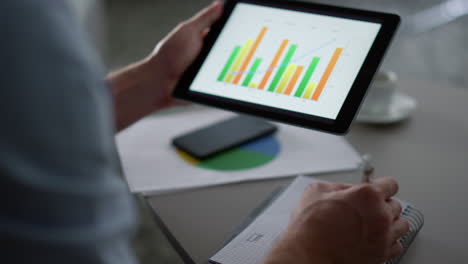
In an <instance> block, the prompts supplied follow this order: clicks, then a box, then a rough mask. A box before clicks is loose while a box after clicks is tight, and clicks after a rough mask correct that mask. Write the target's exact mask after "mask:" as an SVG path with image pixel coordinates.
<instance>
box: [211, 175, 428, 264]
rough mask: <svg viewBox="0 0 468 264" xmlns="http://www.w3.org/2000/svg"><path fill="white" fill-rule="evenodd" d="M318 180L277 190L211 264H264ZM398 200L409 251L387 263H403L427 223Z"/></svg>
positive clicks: (299, 180) (298, 180)
mask: <svg viewBox="0 0 468 264" xmlns="http://www.w3.org/2000/svg"><path fill="white" fill-rule="evenodd" d="M317 181H319V180H317V179H314V178H311V177H305V176H298V177H297V178H296V179H295V180H294V181H293V182H292V183H291V184H290V185H289V186H288V187H286V188H285V189H284V190H281V192H280V191H277V192H276V193H275V194H274V195H273V196H272V197H271V198H270V199H268V200H267V201H265V202H264V203H263V205H261V206H260V207H259V208H258V209H257V210H255V212H253V213H252V215H251V216H250V217H248V219H246V221H245V222H244V224H242V225H241V226H240V227H239V231H240V232H236V235H234V237H233V238H231V239H230V240H229V241H228V242H227V243H226V244H225V245H224V247H223V248H222V249H221V250H219V251H218V252H217V253H216V254H215V255H214V256H213V257H211V258H210V263H213V264H246V263H249V264H260V263H262V260H263V259H264V257H265V255H266V254H267V253H268V252H269V250H270V249H271V247H272V246H273V244H274V243H275V241H276V240H277V239H278V238H279V236H280V235H281V233H282V232H283V231H284V230H285V229H286V227H287V224H288V222H289V218H290V214H291V212H292V209H293V208H294V206H295V204H296V203H297V202H298V201H299V199H300V196H301V194H302V193H303V191H304V189H305V188H306V187H307V185H309V184H311V183H314V182H317ZM398 201H400V203H401V205H402V208H403V210H402V213H401V216H402V217H404V218H406V219H408V221H409V223H410V231H409V232H408V233H406V234H405V235H404V236H403V237H402V238H401V239H400V240H401V243H402V244H403V246H404V248H405V251H404V253H403V255H401V256H399V257H397V258H395V259H392V260H390V261H387V262H386V263H385V264H395V263H399V262H400V260H401V258H402V257H403V256H404V255H405V253H406V251H407V250H408V248H409V247H410V245H411V243H412V242H413V240H414V238H415V237H416V235H417V234H418V232H419V230H421V228H422V226H423V224H424V217H423V215H422V213H421V212H420V211H418V210H417V209H416V208H414V207H413V206H412V205H410V204H408V203H406V202H404V201H401V200H398Z"/></svg>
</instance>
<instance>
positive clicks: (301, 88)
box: [294, 57, 320, 97]
mask: <svg viewBox="0 0 468 264" xmlns="http://www.w3.org/2000/svg"><path fill="white" fill-rule="evenodd" d="M319 61H320V58H319V57H314V58H313V59H312V61H311V62H310V65H309V68H307V71H306V74H305V75H304V78H302V81H301V83H300V84H299V87H298V88H297V90H296V93H295V94H294V96H296V97H301V96H302V94H303V93H304V90H305V88H306V86H307V84H308V83H309V80H310V77H312V74H314V71H315V68H317V64H318V63H319Z"/></svg>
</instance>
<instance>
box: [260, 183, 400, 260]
mask: <svg viewBox="0 0 468 264" xmlns="http://www.w3.org/2000/svg"><path fill="white" fill-rule="evenodd" d="M397 191H398V184H397V183H396V182H395V180H393V179H391V178H380V179H377V180H375V181H373V182H371V183H365V184H358V185H349V184H339V183H315V184H312V185H310V186H309V187H308V188H307V189H306V191H305V192H304V194H303V196H302V199H301V202H300V203H299V205H298V207H297V208H296V210H295V213H294V214H293V216H292V218H291V222H290V224H289V227H288V229H287V231H286V232H285V233H284V234H283V236H282V237H281V238H280V240H279V241H278V242H277V243H276V245H275V247H274V249H273V250H272V252H271V253H270V254H269V256H268V257H267V260H266V263H268V264H273V263H292V262H294V263H314V264H322V263H327V264H328V263H330V264H331V263H333V264H341V263H343V264H344V263H346V264H354V263H355V264H378V263H383V262H384V261H386V260H389V259H391V258H394V257H396V256H399V255H401V254H402V253H403V247H402V245H401V244H400V242H399V241H398V239H399V238H400V237H401V236H402V235H404V234H405V233H406V232H408V230H409V225H408V222H407V221H406V220H404V219H403V218H400V213H401V210H402V208H401V205H400V203H399V202H398V201H396V200H394V199H392V198H391V197H392V196H394V195H395V194H396V193H397Z"/></svg>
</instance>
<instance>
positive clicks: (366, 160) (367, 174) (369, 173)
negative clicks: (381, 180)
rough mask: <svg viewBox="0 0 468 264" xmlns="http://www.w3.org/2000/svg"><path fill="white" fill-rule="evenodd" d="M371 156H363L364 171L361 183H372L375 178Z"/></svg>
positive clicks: (362, 165)
mask: <svg viewBox="0 0 468 264" xmlns="http://www.w3.org/2000/svg"><path fill="white" fill-rule="evenodd" d="M370 160H371V156H370V155H369V154H364V155H363V156H362V164H361V170H362V179H361V183H366V182H370V181H372V179H373V178H374V177H373V176H374V166H372V164H371V163H370Z"/></svg>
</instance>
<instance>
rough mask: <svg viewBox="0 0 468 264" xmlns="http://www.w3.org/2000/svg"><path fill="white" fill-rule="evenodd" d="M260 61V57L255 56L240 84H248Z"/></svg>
mask: <svg viewBox="0 0 468 264" xmlns="http://www.w3.org/2000/svg"><path fill="white" fill-rule="evenodd" d="M261 62H262V59H260V58H257V59H255V62H254V64H253V65H252V67H250V70H249V73H248V74H247V77H245V80H244V82H243V83H242V86H246V87H247V86H249V83H250V81H251V80H252V77H253V76H254V74H255V72H256V71H257V68H258V65H260V63H261Z"/></svg>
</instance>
